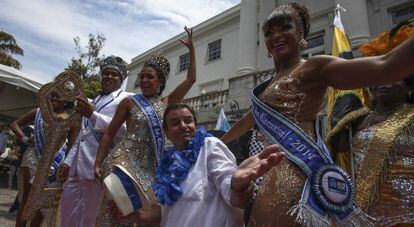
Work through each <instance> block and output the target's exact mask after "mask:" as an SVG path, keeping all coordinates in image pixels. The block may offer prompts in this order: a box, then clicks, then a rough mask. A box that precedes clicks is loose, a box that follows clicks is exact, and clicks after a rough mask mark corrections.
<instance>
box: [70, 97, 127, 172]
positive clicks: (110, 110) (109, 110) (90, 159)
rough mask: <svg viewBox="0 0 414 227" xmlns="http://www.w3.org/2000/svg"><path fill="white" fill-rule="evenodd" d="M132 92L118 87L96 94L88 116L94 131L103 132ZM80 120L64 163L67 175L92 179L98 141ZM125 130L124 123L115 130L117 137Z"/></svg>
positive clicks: (120, 136)
mask: <svg viewBox="0 0 414 227" xmlns="http://www.w3.org/2000/svg"><path fill="white" fill-rule="evenodd" d="M130 95H132V93H129V92H124V91H121V89H118V90H116V91H114V92H112V93H111V94H109V95H106V96H100V95H99V96H98V97H96V98H95V100H94V104H95V106H94V112H93V114H92V116H91V117H90V118H89V121H90V124H91V126H92V127H93V128H94V130H95V131H96V132H99V133H104V132H105V130H106V129H107V127H108V126H109V123H110V122H111V120H112V118H113V116H114V115H115V112H116V109H117V107H118V104H119V103H120V102H121V101H122V100H123V99H124V98H126V97H128V96H130ZM83 123H84V122H82V127H81V130H80V132H79V135H78V137H77V138H76V142H75V143H74V144H73V146H72V148H71V150H70V151H69V154H68V155H67V157H66V159H65V162H64V163H65V164H66V165H68V166H70V167H71V168H70V170H69V177H73V176H75V173H76V172H77V175H78V176H79V179H83V180H94V179H95V175H94V172H93V171H94V170H93V167H94V165H95V160H96V154H97V151H98V147H99V142H98V141H97V140H96V138H95V136H94V133H92V131H91V130H90V129H89V127H85V125H84V124H83ZM125 132H126V126H125V124H123V125H122V127H121V128H120V129H119V130H118V132H117V136H116V137H117V139H116V140H115V142H116V141H117V140H118V141H119V138H122V136H123V135H124V134H125Z"/></svg>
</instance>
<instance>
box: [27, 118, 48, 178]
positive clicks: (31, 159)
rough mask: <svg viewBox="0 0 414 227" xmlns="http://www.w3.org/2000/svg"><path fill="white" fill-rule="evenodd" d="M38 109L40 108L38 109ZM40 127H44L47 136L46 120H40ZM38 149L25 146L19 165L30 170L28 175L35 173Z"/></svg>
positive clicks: (38, 156) (38, 155) (31, 175)
mask: <svg viewBox="0 0 414 227" xmlns="http://www.w3.org/2000/svg"><path fill="white" fill-rule="evenodd" d="M38 111H40V110H38ZM42 127H44V129H43V130H44V133H45V136H47V134H48V131H49V126H48V124H47V123H46V122H44V121H42ZM40 153H41V152H40V151H38V150H37V148H36V146H31V147H27V149H26V151H25V152H24V153H23V157H22V164H21V165H20V166H21V167H27V168H29V170H30V177H33V176H34V174H35V173H36V165H37V162H38V161H39V159H40Z"/></svg>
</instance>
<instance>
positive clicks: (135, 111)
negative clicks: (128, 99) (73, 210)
mask: <svg viewBox="0 0 414 227" xmlns="http://www.w3.org/2000/svg"><path fill="white" fill-rule="evenodd" d="M148 101H149V102H150V103H151V105H152V106H153V107H154V109H155V110H156V112H157V113H158V117H159V119H162V115H163V114H164V110H165V107H166V106H165V104H164V103H162V102H161V101H160V100H159V99H148ZM126 125H127V134H126V136H125V137H124V138H123V139H122V140H121V142H120V143H118V144H117V145H116V146H115V147H114V148H113V149H112V150H111V151H110V153H109V155H108V157H107V158H106V159H105V161H104V163H103V171H104V173H105V175H108V174H109V173H110V172H111V171H112V167H113V166H114V165H122V166H123V167H124V168H125V169H127V170H128V172H129V173H131V174H133V175H134V176H135V179H136V180H137V182H138V183H139V184H140V185H141V188H142V189H143V190H144V192H145V194H146V195H147V196H148V198H149V200H150V203H151V204H158V202H157V198H156V196H155V193H154V191H153V190H152V187H151V183H152V182H153V181H154V177H155V169H156V163H157V160H156V155H155V151H154V145H153V140H152V138H151V134H150V128H149V125H148V123H147V118H146V117H145V115H144V113H143V112H142V111H141V109H140V108H139V107H138V106H137V105H133V107H132V108H131V113H130V115H129V117H128V118H127V120H126ZM105 202H106V199H104V200H103V203H101V207H100V211H99V214H98V218H97V223H96V224H97V226H114V224H111V223H112V222H111V218H110V211H108V210H106V208H107V206H105V204H104V203H105Z"/></svg>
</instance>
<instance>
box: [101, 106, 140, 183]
mask: <svg viewBox="0 0 414 227" xmlns="http://www.w3.org/2000/svg"><path fill="white" fill-rule="evenodd" d="M132 105H133V103H132V100H131V98H125V99H124V100H122V101H121V102H120V103H119V105H118V108H117V110H116V113H115V115H114V118H113V119H112V121H111V123H110V124H109V126H108V129H107V130H106V131H105V133H104V135H103V136H102V139H101V142H100V143H99V148H98V154H97V156H96V161H95V168H94V170H95V177H97V178H98V179H100V178H101V177H102V173H101V166H102V162H103V161H104V159H105V157H106V156H107V155H108V151H109V149H108V148H109V145H110V144H111V143H112V140H113V138H114V137H115V135H116V133H117V132H118V129H119V128H121V126H122V124H123V123H124V122H125V121H126V119H127V118H128V116H129V110H130V109H131V106H132Z"/></svg>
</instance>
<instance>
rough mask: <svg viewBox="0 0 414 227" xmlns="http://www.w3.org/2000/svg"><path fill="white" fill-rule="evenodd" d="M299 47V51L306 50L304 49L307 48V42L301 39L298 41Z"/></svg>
mask: <svg viewBox="0 0 414 227" xmlns="http://www.w3.org/2000/svg"><path fill="white" fill-rule="evenodd" d="M299 46H300V48H301V49H306V47H308V42H307V41H306V40H305V39H301V40H300V41H299Z"/></svg>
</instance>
